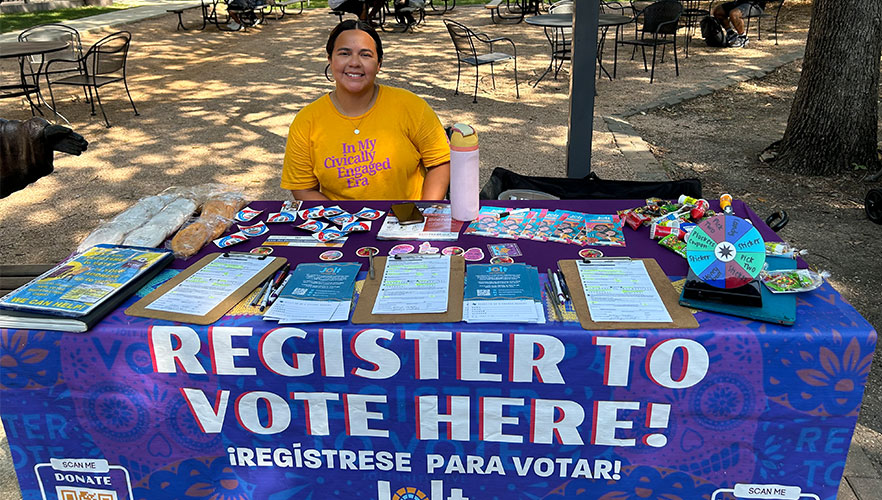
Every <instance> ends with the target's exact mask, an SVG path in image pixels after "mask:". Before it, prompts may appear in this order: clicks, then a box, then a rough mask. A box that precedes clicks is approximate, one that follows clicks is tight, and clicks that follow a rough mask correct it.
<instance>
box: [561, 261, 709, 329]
mask: <svg viewBox="0 0 882 500" xmlns="http://www.w3.org/2000/svg"><path fill="white" fill-rule="evenodd" d="M591 260H595V259H591ZM597 260H601V261H602V260H603V259H597ZM634 260H642V261H643V265H644V266H646V271H647V272H648V273H649V277H650V279H652V284H653V285H655V289H656V290H657V291H658V295H659V297H661V299H662V302H664V304H665V308H667V310H668V314H670V315H671V319H672V320H673V321H672V322H670V323H648V322H638V321H633V322H612V321H603V322H599V323H598V322H594V321H592V320H591V314H590V313H589V312H588V299H586V298H585V294H584V293H583V292H582V279H581V278H580V277H579V268H578V267H577V266H576V262H577V261H575V260H561V261H558V265H559V266H560V270H561V272H562V273H563V275H564V279H565V280H566V281H567V284H568V285H569V287H570V295H571V296H572V299H573V309H575V310H576V316H578V318H579V323H580V324H581V325H582V328H584V329H586V330H641V329H657V328H658V329H663V328H698V320H696V319H695V316H693V315H692V312H691V311H690V310H689V309H688V308H685V307H683V306H681V305H680V303H679V302H680V294H679V293H677V290H675V289H674V286H673V285H672V284H671V281H670V280H669V279H668V277H667V276H666V275H665V273H664V271H662V268H661V267H660V266H659V265H658V262H656V261H655V259H634Z"/></svg>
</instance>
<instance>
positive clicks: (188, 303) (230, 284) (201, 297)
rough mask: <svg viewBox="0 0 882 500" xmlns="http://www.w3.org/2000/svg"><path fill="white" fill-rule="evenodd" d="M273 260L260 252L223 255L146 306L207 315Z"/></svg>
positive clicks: (160, 309) (156, 309)
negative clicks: (263, 256)
mask: <svg viewBox="0 0 882 500" xmlns="http://www.w3.org/2000/svg"><path fill="white" fill-rule="evenodd" d="M272 262H273V261H272V259H261V258H260V256H257V255H247V254H228V255H226V254H225V255H220V256H218V257H217V258H216V259H214V260H213V261H211V262H209V263H208V264H207V265H205V267H203V268H202V269H199V270H198V271H196V272H195V273H193V274H192V275H191V276H189V277H188V278H187V279H185V280H184V281H182V282H180V283H178V284H177V285H176V286H175V287H174V288H172V289H171V290H169V291H168V292H166V293H165V294H164V295H163V296H162V297H159V298H158V299H156V300H154V301H153V302H152V303H151V304H150V305H148V306H146V307H145V308H144V309H149V310H152V311H162V312H170V313H180V314H195V315H200V316H204V315H206V314H208V313H209V312H210V311H211V310H213V309H214V308H215V307H217V306H218V305H220V303H221V302H223V301H224V300H225V299H226V298H227V297H229V296H230V295H232V294H233V293H234V292H235V291H236V290H238V289H239V288H240V287H242V286H243V285H244V284H245V283H247V282H248V280H250V279H251V278H253V277H255V276H257V274H258V273H260V271H262V270H263V269H264V268H266V267H267V266H269V265H270V264H271V263H272Z"/></svg>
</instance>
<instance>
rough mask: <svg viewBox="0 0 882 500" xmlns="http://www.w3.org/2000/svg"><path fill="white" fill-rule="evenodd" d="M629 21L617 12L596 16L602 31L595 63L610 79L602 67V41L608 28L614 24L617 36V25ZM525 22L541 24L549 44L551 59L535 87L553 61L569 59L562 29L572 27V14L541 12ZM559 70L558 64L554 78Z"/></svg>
mask: <svg viewBox="0 0 882 500" xmlns="http://www.w3.org/2000/svg"><path fill="white" fill-rule="evenodd" d="M631 21H633V18H631V17H628V16H622V15H619V14H605V13H601V14H600V15H599V17H598V20H597V26H598V27H599V28H600V29H602V30H603V31H602V33H601V36H600V37H599V38H598V41H597V65H598V66H599V71H603V72H604V73H606V75H607V76H608V77H609V79H610V80H612V75H610V73H609V71H607V70H606V68H604V67H603V43H604V40H605V39H606V33H607V31H609V28H611V27H613V26H614V27H616V37H618V33H619V31H618V30H619V26H624V25H626V24H628V23H630V22H631ZM526 22H527V24H531V25H533V26H542V27H543V28H544V30H545V38H546V39H548V43H549V44H550V45H551V61H550V62H549V63H548V68H547V69H546V70H545V72H544V73H542V76H540V77H539V79H538V80H536V83H535V84H533V87H536V86H537V85H539V82H541V81H542V79H543V78H545V75H547V74H548V73H549V72H550V71H551V70H552V68H554V63H555V61H560V64H563V61H565V60H568V59H570V51H571V49H570V48H569V43H568V42H567V40H566V37H565V34H564V29H566V28H572V27H573V15H572V13H565V14H543V15H540V16H534V17H530V18H527V19H526ZM559 70H560V66H558V67H557V69H556V70H555V72H554V76H555V78H557V72H558V71H559Z"/></svg>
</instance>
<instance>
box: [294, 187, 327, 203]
mask: <svg viewBox="0 0 882 500" xmlns="http://www.w3.org/2000/svg"><path fill="white" fill-rule="evenodd" d="M318 188H319V187H318V186H316V187H313V188H309V189H292V190H291V194H292V195H294V199H295V200H307V201H308V200H329V199H330V198H328V197H327V196H325V195H323V194H322V192H321V191H319V190H318Z"/></svg>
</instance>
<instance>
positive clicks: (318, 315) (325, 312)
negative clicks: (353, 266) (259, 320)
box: [263, 299, 352, 325]
mask: <svg viewBox="0 0 882 500" xmlns="http://www.w3.org/2000/svg"><path fill="white" fill-rule="evenodd" d="M351 303H352V302H351V301H345V302H343V301H336V300H331V301H328V300H299V299H278V300H276V301H275V302H274V303H273V305H272V306H270V308H269V309H267V311H266V315H265V316H264V317H263V319H265V320H271V321H278V322H279V324H280V325H287V324H292V323H320V322H324V321H346V320H347V319H349V314H348V313H349V306H350V304H351ZM341 316H342V317H341Z"/></svg>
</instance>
